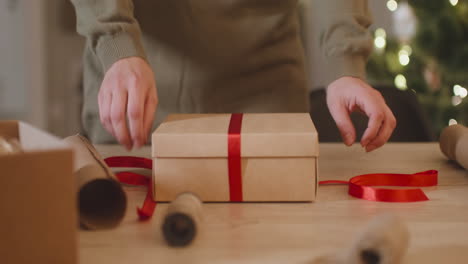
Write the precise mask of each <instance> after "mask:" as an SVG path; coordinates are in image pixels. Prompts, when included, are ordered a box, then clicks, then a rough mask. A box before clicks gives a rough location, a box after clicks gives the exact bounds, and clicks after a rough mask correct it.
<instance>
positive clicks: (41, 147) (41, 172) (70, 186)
mask: <svg viewBox="0 0 468 264" xmlns="http://www.w3.org/2000/svg"><path fill="white" fill-rule="evenodd" d="M0 136H1V137H3V138H5V139H7V140H10V139H17V140H18V141H19V143H20V145H21V149H22V151H21V152H16V153H8V154H5V153H3V154H0V170H1V176H0V186H2V190H1V191H0V212H1V213H2V216H1V217H0V219H1V220H0V222H1V224H0V234H1V239H0V241H1V242H0V259H1V261H0V262H1V263H16V264H20V263H67V264H69V263H70V264H73V263H77V233H76V229H77V214H76V211H77V210H76V207H77V204H76V198H75V194H76V190H75V188H76V187H75V182H74V179H75V178H74V177H73V175H72V166H73V161H72V158H73V156H72V150H71V149H69V148H67V147H66V146H65V145H64V143H63V142H62V141H61V140H60V139H58V138H56V137H54V136H51V135H49V134H47V133H45V132H43V131H41V130H39V129H37V128H34V127H32V126H31V125H28V124H26V123H22V122H17V121H0Z"/></svg>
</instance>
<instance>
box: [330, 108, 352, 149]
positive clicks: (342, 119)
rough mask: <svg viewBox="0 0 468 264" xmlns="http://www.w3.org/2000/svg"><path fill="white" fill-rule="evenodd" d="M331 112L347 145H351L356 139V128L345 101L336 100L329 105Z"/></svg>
mask: <svg viewBox="0 0 468 264" xmlns="http://www.w3.org/2000/svg"><path fill="white" fill-rule="evenodd" d="M328 109H329V110H330V114H331V115H332V117H333V119H334V120H335V123H336V126H337V127H338V129H339V130H340V134H341V138H342V139H343V142H344V143H345V144H346V145H347V146H351V145H352V144H353V143H354V140H355V139H356V130H355V128H354V125H353V123H352V122H351V118H350V117H349V111H348V110H347V108H346V107H345V105H344V104H343V103H340V102H336V101H335V102H334V103H331V104H330V105H329V107H328Z"/></svg>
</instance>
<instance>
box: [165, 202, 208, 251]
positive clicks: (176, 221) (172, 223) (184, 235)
mask: <svg viewBox="0 0 468 264" xmlns="http://www.w3.org/2000/svg"><path fill="white" fill-rule="evenodd" d="M201 205H202V203H201V201H200V199H198V197H197V196H195V195H194V194H192V193H182V194H180V195H179V196H177V198H176V199H175V200H174V201H173V202H172V203H171V204H170V205H169V207H168V210H167V214H166V216H165V217H164V222H163V225H162V231H163V235H164V238H165V240H166V242H167V243H168V244H169V246H172V247H185V246H188V245H189V244H190V243H192V241H193V240H194V239H195V237H196V235H197V230H198V229H199V225H200V221H201V209H202V208H201Z"/></svg>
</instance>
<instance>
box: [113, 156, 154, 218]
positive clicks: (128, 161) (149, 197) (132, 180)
mask: <svg viewBox="0 0 468 264" xmlns="http://www.w3.org/2000/svg"><path fill="white" fill-rule="evenodd" d="M104 162H106V164H107V166H109V167H111V168H141V169H149V170H151V169H152V168H153V162H152V160H151V159H147V158H141V157H132V156H115V157H109V158H106V159H104ZM115 176H116V177H117V179H118V180H119V182H121V183H125V184H131V185H136V186H147V189H148V191H147V193H146V197H145V201H144V202H143V206H142V207H141V208H137V214H138V219H139V220H140V221H146V220H149V219H150V218H151V217H152V216H153V214H154V210H155V208H156V202H155V201H153V184H152V181H151V179H149V178H148V177H146V176H144V175H141V174H138V173H134V172H128V171H122V172H118V173H116V174H115Z"/></svg>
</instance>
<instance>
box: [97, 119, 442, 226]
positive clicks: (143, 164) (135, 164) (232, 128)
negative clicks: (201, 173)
mask: <svg viewBox="0 0 468 264" xmlns="http://www.w3.org/2000/svg"><path fill="white" fill-rule="evenodd" d="M242 118H243V114H237V113H236V114H232V115H231V119H230V122H229V128H228V142H227V145H228V158H227V159H228V174H229V196H230V201H231V202H242V201H243V197H242V168H241V128H242ZM105 162H106V164H107V165H108V166H109V167H120V168H144V169H150V170H151V169H152V160H151V159H147V158H140V157H129V156H116V157H109V158H106V159H105ZM116 176H117V179H118V180H119V181H120V182H121V183H125V184H131V185H138V186H147V188H148V191H147V194H146V198H145V201H144V203H143V206H142V207H141V208H137V213H138V216H139V219H140V221H144V220H148V219H150V218H151V216H152V215H153V213H154V210H155V207H156V202H155V201H153V184H152V182H151V180H150V179H149V178H147V177H146V176H143V175H140V174H137V173H133V172H118V173H116ZM437 176H438V172H437V171H436V170H429V171H424V172H418V173H415V174H395V173H393V174H391V173H375V174H365V175H359V176H356V177H353V178H351V179H350V180H349V181H336V180H330V181H320V182H319V184H320V185H329V184H348V186H349V187H348V193H349V194H350V195H351V196H354V197H356V198H360V199H365V200H369V201H377V202H417V201H427V200H429V199H428V198H427V196H426V195H425V194H424V192H423V191H422V190H421V189H387V188H377V187H373V186H405V187H427V186H435V185H437Z"/></svg>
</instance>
